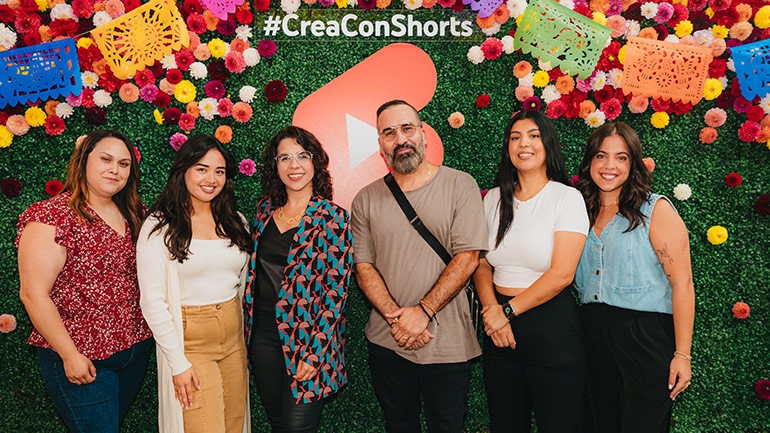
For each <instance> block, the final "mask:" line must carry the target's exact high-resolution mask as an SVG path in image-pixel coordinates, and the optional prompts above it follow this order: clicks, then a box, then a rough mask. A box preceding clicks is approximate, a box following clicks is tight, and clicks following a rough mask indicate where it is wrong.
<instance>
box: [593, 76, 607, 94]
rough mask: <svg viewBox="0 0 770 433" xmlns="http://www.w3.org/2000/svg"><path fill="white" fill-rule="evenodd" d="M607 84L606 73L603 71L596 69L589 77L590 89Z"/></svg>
mask: <svg viewBox="0 0 770 433" xmlns="http://www.w3.org/2000/svg"><path fill="white" fill-rule="evenodd" d="M606 85H607V73H606V72H604V71H596V73H595V74H594V77H593V78H592V79H591V90H599V89H601V88H603V87H604V86H606Z"/></svg>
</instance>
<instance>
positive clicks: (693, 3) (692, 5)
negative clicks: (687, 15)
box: [687, 0, 707, 11]
mask: <svg viewBox="0 0 770 433" xmlns="http://www.w3.org/2000/svg"><path fill="white" fill-rule="evenodd" d="M706 1H707V0H690V1H689V2H687V8H688V9H690V10H691V11H699V10H701V9H705V8H706Z"/></svg>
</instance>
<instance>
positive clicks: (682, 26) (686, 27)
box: [674, 20, 692, 38]
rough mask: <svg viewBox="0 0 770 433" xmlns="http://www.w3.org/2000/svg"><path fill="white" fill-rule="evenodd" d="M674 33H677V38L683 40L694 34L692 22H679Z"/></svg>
mask: <svg viewBox="0 0 770 433" xmlns="http://www.w3.org/2000/svg"><path fill="white" fill-rule="evenodd" d="M674 32H676V35H677V36H679V37H680V38H683V37H685V36H687V35H689V34H690V33H692V23H691V22H690V20H682V21H679V22H678V23H677V24H676V26H674Z"/></svg>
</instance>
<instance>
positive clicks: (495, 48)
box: [481, 38, 503, 60]
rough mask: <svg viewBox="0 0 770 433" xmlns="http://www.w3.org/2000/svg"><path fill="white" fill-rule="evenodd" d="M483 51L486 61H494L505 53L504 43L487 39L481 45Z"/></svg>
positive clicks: (495, 39) (494, 39)
mask: <svg viewBox="0 0 770 433" xmlns="http://www.w3.org/2000/svg"><path fill="white" fill-rule="evenodd" d="M481 51H482V52H483V53H484V58H485V59H487V60H494V59H496V58H498V57H500V54H502V53H503V43H502V42H501V41H500V39H497V38H487V40H486V41H484V42H483V43H482V44H481Z"/></svg>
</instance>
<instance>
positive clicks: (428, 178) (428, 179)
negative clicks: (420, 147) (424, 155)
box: [423, 164, 430, 186]
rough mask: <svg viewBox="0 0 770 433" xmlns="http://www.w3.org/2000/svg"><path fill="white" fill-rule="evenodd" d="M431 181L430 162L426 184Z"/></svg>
mask: <svg viewBox="0 0 770 433" xmlns="http://www.w3.org/2000/svg"><path fill="white" fill-rule="evenodd" d="M429 181H430V164H428V177H426V178H425V185H427V184H428V182H429ZM425 185H423V186H425Z"/></svg>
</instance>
